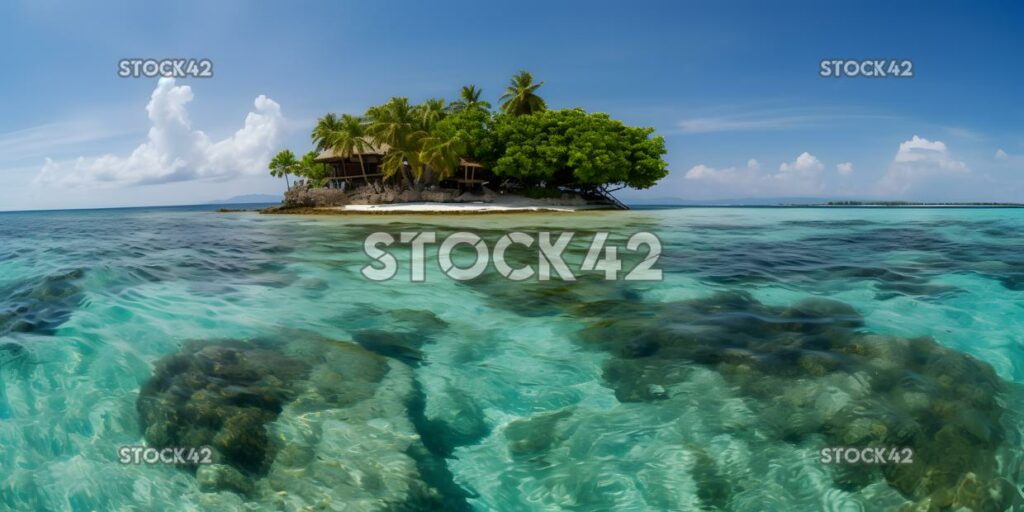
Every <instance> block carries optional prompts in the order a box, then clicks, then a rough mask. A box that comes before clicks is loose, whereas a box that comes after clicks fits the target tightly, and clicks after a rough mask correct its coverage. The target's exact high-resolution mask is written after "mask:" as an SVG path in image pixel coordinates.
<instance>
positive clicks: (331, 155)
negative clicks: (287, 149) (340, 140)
mask: <svg viewBox="0 0 1024 512" xmlns="http://www.w3.org/2000/svg"><path fill="white" fill-rule="evenodd" d="M389 149H391V148H390V147H389V146H388V145H387V144H378V145H376V146H373V145H371V146H368V147H367V148H365V149H364V150H363V151H356V152H354V153H353V155H363V156H368V155H383V154H384V153H387V152H388V150H389ZM341 160H345V159H344V158H342V157H341V156H340V155H338V153H337V152H335V151H334V148H328V149H325V150H323V151H321V152H320V154H319V155H317V157H316V159H315V160H314V161H316V162H337V161H341Z"/></svg>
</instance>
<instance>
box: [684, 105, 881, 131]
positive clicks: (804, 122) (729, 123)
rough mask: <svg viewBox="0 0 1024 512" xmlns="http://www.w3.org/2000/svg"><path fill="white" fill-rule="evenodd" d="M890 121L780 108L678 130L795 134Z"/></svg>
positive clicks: (698, 121) (687, 123) (703, 120)
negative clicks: (846, 124) (844, 124)
mask: <svg viewBox="0 0 1024 512" xmlns="http://www.w3.org/2000/svg"><path fill="white" fill-rule="evenodd" d="M889 117H890V116H885V115H879V114H875V113H871V112H864V111H857V110H850V109H835V108H777V109H759V110H749V111H743V112H735V111H733V112H731V113H726V114H724V115H706V116H702V117H690V118H687V119H683V120H681V121H679V123H678V126H679V132H680V133H715V132H737V131H768V130H792V129H805V128H811V127H815V126H823V125H824V126H834V125H835V124H836V123H839V122H846V121H859V120H876V119H885V118H889Z"/></svg>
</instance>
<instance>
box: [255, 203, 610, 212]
mask: <svg viewBox="0 0 1024 512" xmlns="http://www.w3.org/2000/svg"><path fill="white" fill-rule="evenodd" d="M616 209H617V208H614V207H613V206H610V205H604V204H578V205H558V204H552V205H548V204H538V203H535V202H530V203H525V204H524V203H523V202H518V201H517V202H473V203H440V202H429V201H418V202H410V203H388V204H349V205H344V206H293V207H289V206H273V207H270V208H265V209H262V210H260V213H264V214H270V215H274V214H279V215H288V214H292V215H296V214H298V215H389V214H390V215H405V214H416V215H421V214H428V215H451V214H455V215H479V214H496V213H575V212H581V211H605V210H616Z"/></svg>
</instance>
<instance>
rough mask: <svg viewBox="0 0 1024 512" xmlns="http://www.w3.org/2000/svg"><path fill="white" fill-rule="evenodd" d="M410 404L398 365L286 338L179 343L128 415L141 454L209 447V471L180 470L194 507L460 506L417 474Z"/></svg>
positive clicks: (299, 335) (299, 337) (423, 455)
mask: <svg viewBox="0 0 1024 512" xmlns="http://www.w3.org/2000/svg"><path fill="white" fill-rule="evenodd" d="M410 314H414V313H410ZM285 340H286V341H285ZM413 398H414V381H413V376H412V370H411V368H410V367H409V366H408V365H405V364H403V363H400V362H398V361H395V360H389V359H387V358H384V357H382V356H379V355H377V354H374V353H372V352H369V351H367V350H365V349H363V348H361V347H360V346H359V345H356V344H353V343H349V342H337V341H334V340H329V339H324V338H321V337H318V336H316V335H314V334H311V333H306V332H302V331H288V332H286V333H282V335H281V337H280V338H278V339H276V340H252V341H248V342H239V341H217V342H210V343H199V342H190V343H188V344H186V345H185V346H184V347H183V348H182V350H181V351H180V352H179V353H176V354H171V355H168V356H166V357H165V358H163V359H162V360H160V361H158V362H157V364H156V366H155V369H154V375H153V377H152V378H151V379H150V380H149V381H148V382H147V383H146V384H144V385H143V387H142V390H141V392H140V396H139V399H138V401H137V409H138V412H139V417H140V423H141V424H142V426H143V428H144V429H145V437H146V440H147V442H148V443H149V444H150V445H152V446H198V445H211V446H212V447H213V448H214V464H212V465H202V466H199V467H198V468H195V467H192V468H190V469H194V470H195V471H196V481H197V486H198V489H199V490H200V491H202V494H201V495H200V497H199V500H200V503H201V504H202V505H203V507H204V508H205V509H209V510H237V509H238V508H239V507H243V506H250V505H255V504H258V505H259V506H261V507H268V508H274V509H286V510H299V509H308V508H321V507H325V506H327V505H328V504H330V503H344V504H346V507H347V508H346V510H367V511H369V510H436V509H456V508H459V507H458V506H455V505H452V504H451V503H455V504H456V505H457V504H458V503H459V499H460V498H459V497H455V498H452V497H450V496H447V495H445V493H444V492H442V491H439V490H438V489H436V488H435V487H433V485H431V483H427V480H428V476H429V475H424V474H423V473H421V468H422V467H425V464H424V461H425V460H428V459H429V458H430V454H429V452H428V450H427V449H426V448H425V447H424V446H423V444H422V442H421V440H420V438H419V435H418V433H417V431H416V428H415V426H414V424H413V421H412V419H411V413H410V411H409V404H410V402H411V401H412V400H413Z"/></svg>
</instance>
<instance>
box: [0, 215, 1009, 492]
mask: <svg viewBox="0 0 1024 512" xmlns="http://www.w3.org/2000/svg"><path fill="white" fill-rule="evenodd" d="M421 229H430V230H437V231H439V232H442V233H447V232H452V231H457V230H473V231H476V232H479V233H481V234H482V235H483V236H485V238H488V239H490V240H494V239H496V238H497V237H498V236H500V234H501V233H503V232H504V231H506V230H509V229H518V230H523V231H538V230H552V231H561V230H565V229H573V230H576V231H579V232H583V233H587V232H590V231H593V230H609V231H612V232H614V233H616V234H617V235H619V236H621V238H620V240H621V239H624V238H625V236H626V235H627V234H629V233H632V232H635V231H641V230H642V231H651V232H654V233H656V234H658V235H659V236H660V237H661V239H662V241H663V243H664V246H665V254H664V256H663V258H662V260H661V262H660V267H661V268H662V269H663V270H664V271H665V280H664V282H660V283H623V282H603V281H599V280H594V279H582V280H581V281H580V282H578V283H574V284H566V283H557V282H556V283H549V284H538V283H511V282H507V281H504V280H501V279H498V278H496V277H495V274H494V272H493V271H490V272H489V274H487V275H485V276H484V277H483V278H481V279H479V280H476V281H472V282H468V283H458V282H454V281H451V280H448V279H446V278H443V277H441V276H440V274H439V273H438V272H436V271H433V272H431V271H430V270H428V283H426V284H412V283H409V282H407V279H401V278H398V279H395V280H393V281H389V282H385V283H373V282H369V281H366V280H365V279H363V278H362V276H361V275H360V274H359V269H360V268H361V267H362V266H363V265H365V264H366V263H367V258H366V256H365V255H364V254H363V252H362V249H361V246H362V241H363V239H364V237H365V236H366V234H368V233H370V232H372V231H379V230H384V231H389V232H393V233H397V232H398V231H401V230H421ZM1021 247H1024V211H1022V210H961V209H905V210H889V209H885V210H882V209H879V210H872V209H843V210H821V209H717V208H715V209H666V210H642V211H633V212H626V213H622V212H606V213H591V214H586V215H573V216H564V215H550V216H545V215H508V216H501V215H488V216H480V217H439V216H418V217H416V216H409V217H363V218H356V217H337V218H309V217H267V216H259V215H255V214H215V213H213V212H209V211H204V210H203V209H195V208H193V209H188V208H183V209H156V210H116V211H115V210H111V211H91V212H53V213H17V214H0V447H3V448H2V450H0V477H2V478H0V482H2V483H0V508H5V509H12V510H33V509H36V510H64V509H68V510H153V509H160V510H195V509H211V510H216V509H221V510H234V509H237V508H238V507H241V506H246V507H249V508H252V509H277V508H284V509H299V508H301V507H314V508H316V507H319V509H325V510H330V509H332V507H333V508H334V509H338V510H341V509H345V510H383V509H391V510H417V509H438V508H445V509H453V510H458V509H462V510H559V509H563V510H612V509H614V510H697V509H708V510H715V509H720V510H823V509H827V510H885V509H894V508H898V507H901V506H906V505H908V504H917V505H922V504H925V505H927V504H931V506H933V507H945V506H951V507H958V506H968V507H973V508H976V509H979V510H986V509H998V508H1000V507H1003V506H1007V504H1009V503H1012V502H1013V501H1012V500H1013V498H1012V497H1013V495H1014V494H1015V493H1019V490H1018V489H1020V487H1021V485H1022V482H1024V479H1022V478H1024V477H1022V469H1021V467H1022V466H1021V464H1022V462H1021V461H1022V458H1024V457H1022V455H1024V448H1022V443H1021V433H1022V424H1024V423H1022V421H1021V419H1020V416H1019V413H1018V411H1019V408H1020V404H1021V403H1022V401H1021V396H1022V395H1021V393H1020V384H1021V382H1022V381H1024V334H1022V333H1024V252H1022V251H1021ZM585 248H586V247H585V245H580V246H578V247H576V246H574V248H573V251H572V253H571V256H570V259H575V260H576V261H579V260H580V259H581V258H582V255H583V253H584V252H585ZM520 256H522V257H524V258H525V257H528V256H526V255H520ZM399 261H402V262H403V263H404V261H405V260H402V259H401V258H399ZM627 266H628V264H627ZM190 342H192V343H190ZM239 356H240V357H239ZM154 374H155V375H156V376H157V377H156V378H154ZM140 397H141V398H140ZM240 418H241V419H240ZM243 420H244V421H243ZM246 422H250V423H246ZM259 432H265V433H266V434H265V435H263V436H262V437H261V435H258V433H259ZM218 436H219V437H218ZM161 439H162V440H163V441H164V442H165V444H166V443H172V442H173V443H172V444H182V443H184V442H185V441H186V440H201V441H204V442H212V443H213V444H215V445H218V444H219V445H220V446H225V447H230V446H236V447H238V446H242V447H245V448H244V449H240V450H236V451H238V452H239V453H235V454H234V455H233V456H231V455H230V454H229V459H230V460H227V459H225V460H219V462H226V463H227V464H225V465H221V466H218V468H219V469H218V471H219V472H218V473H215V472H211V471H209V468H206V469H201V470H200V474H199V475H198V478H197V475H195V474H194V473H193V472H192V471H189V470H187V469H180V468H174V467H163V466H137V465H124V464H120V463H119V462H118V460H117V447H119V446H122V445H138V444H142V443H144V442H146V441H147V440H148V442H150V443H151V444H152V443H157V441H159V440H161ZM838 445H856V446H868V445H870V446H882V445H884V446H889V445H899V446H905V445H906V446H911V447H912V448H914V450H915V458H916V462H915V464H913V465H911V466H908V467H905V468H877V467H860V466H858V467H852V468H851V467H835V466H829V465H823V464H821V463H820V462H819V460H818V450H819V449H820V448H821V447H824V446H838ZM253 453H256V454H259V457H257V458H258V459H259V460H256V461H255V462H254V461H253V460H251V457H250V458H248V459H247V458H246V457H247V456H248V455H251V454H253ZM247 454H248V455H247ZM225 468H226V469H225ZM232 468H235V469H232ZM232 489H233V490H232ZM345 506H348V508H344V507H345ZM389 507H390V508H389Z"/></svg>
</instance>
